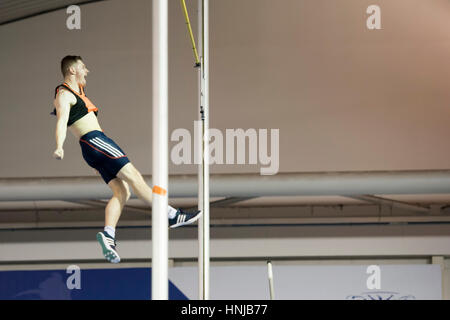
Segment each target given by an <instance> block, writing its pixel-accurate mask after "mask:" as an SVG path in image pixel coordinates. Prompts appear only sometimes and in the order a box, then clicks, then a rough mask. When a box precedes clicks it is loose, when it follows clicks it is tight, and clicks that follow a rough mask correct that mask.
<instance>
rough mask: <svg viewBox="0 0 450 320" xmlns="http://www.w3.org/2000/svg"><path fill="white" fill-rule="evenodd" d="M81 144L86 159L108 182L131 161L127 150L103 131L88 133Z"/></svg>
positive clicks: (81, 139)
mask: <svg viewBox="0 0 450 320" xmlns="http://www.w3.org/2000/svg"><path fill="white" fill-rule="evenodd" d="M80 146H81V151H82V153H83V158H84V160H86V162H87V164H88V165H89V166H91V167H92V168H94V169H96V170H97V171H98V172H99V173H100V175H101V176H102V178H103V180H105V182H106V183H107V184H108V182H109V181H111V180H112V179H114V178H116V177H117V176H116V175H117V173H118V172H119V171H120V169H122V167H123V166H124V165H126V164H127V163H128V162H130V160H129V159H128V157H127V155H126V154H125V152H123V150H122V149H120V147H119V146H118V145H117V144H116V143H115V142H114V141H113V140H112V139H110V138H108V137H107V136H106V135H105V134H104V133H103V132H102V131H98V130H94V131H91V132H88V133H86V134H85V135H84V136H82V137H81V138H80Z"/></svg>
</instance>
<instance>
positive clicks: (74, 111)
mask: <svg viewBox="0 0 450 320" xmlns="http://www.w3.org/2000/svg"><path fill="white" fill-rule="evenodd" d="M61 87H63V88H64V89H67V90H69V91H70V92H72V93H73V95H74V96H75V98H76V99H77V102H76V103H75V104H74V105H73V106H72V107H70V114H69V120H68V121H67V126H68V127H69V126H71V125H72V124H73V123H74V122H75V121H77V120H79V119H81V118H83V117H84V116H85V115H86V114H88V113H89V112H92V111H93V112H94V113H95V115H96V116H97V114H98V108H97V107H96V106H95V105H94V104H93V103H92V102H91V100H89V99H88V97H86V94H85V93H84V88H83V86H79V88H80V92H81V94H78V93H76V92H75V91H73V90H72V89H71V88H70V87H69V85H68V84H67V83H63V84H60V85H59V86H57V87H56V88H55V98H56V95H57V94H58V91H59V89H60V88H61ZM51 114H53V115H55V116H56V108H54V109H53V112H52V113H51Z"/></svg>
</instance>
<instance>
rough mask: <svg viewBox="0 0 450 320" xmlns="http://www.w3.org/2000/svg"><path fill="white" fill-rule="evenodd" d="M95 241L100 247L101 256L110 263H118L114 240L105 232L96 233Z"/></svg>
mask: <svg viewBox="0 0 450 320" xmlns="http://www.w3.org/2000/svg"><path fill="white" fill-rule="evenodd" d="M97 241H98V242H99V243H100V245H101V246H102V250H103V255H104V256H105V258H106V260H108V261H109V262H111V263H119V262H120V257H119V254H118V253H117V251H116V240H115V239H114V238H113V237H111V236H110V235H109V234H108V233H106V232H105V231H103V232H99V233H97Z"/></svg>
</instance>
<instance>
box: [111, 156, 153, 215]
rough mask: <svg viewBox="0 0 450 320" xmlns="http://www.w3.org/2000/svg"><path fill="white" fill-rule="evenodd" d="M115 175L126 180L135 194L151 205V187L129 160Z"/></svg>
mask: <svg viewBox="0 0 450 320" xmlns="http://www.w3.org/2000/svg"><path fill="white" fill-rule="evenodd" d="M117 177H119V178H120V179H122V180H124V181H126V182H127V183H128V184H129V185H130V186H131V188H132V189H133V192H134V193H135V194H136V196H138V197H139V199H141V200H143V201H145V202H146V203H147V204H148V205H149V206H151V205H152V188H150V186H149V185H148V184H147V182H145V180H144V178H143V177H142V175H141V173H140V172H139V171H138V170H137V169H136V168H135V167H134V166H133V164H132V163H131V162H129V163H127V164H126V165H124V166H123V167H122V169H120V171H119V172H118V173H117Z"/></svg>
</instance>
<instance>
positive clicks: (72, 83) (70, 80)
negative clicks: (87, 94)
mask: <svg viewBox="0 0 450 320" xmlns="http://www.w3.org/2000/svg"><path fill="white" fill-rule="evenodd" d="M64 82H65V83H66V84H67V85H68V86H69V87H70V89H72V90H73V91H75V92H76V93H78V94H81V91H80V85H79V84H78V82H77V81H76V80H75V79H73V78H64Z"/></svg>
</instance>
